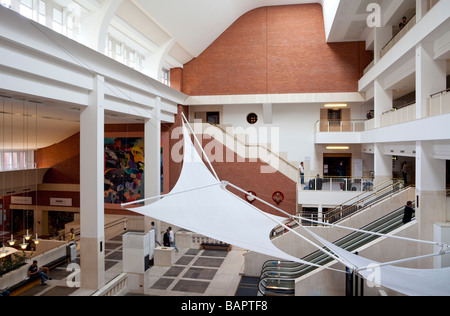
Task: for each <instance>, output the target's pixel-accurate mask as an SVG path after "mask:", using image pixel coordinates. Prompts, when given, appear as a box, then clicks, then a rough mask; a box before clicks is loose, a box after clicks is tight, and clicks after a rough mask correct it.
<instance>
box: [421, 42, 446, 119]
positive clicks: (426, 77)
mask: <svg viewBox="0 0 450 316" xmlns="http://www.w3.org/2000/svg"><path fill="white" fill-rule="evenodd" d="M433 51H434V48H433V43H421V44H419V45H418V46H417V47H416V118H417V119H420V118H424V117H426V116H427V102H428V99H429V98H430V96H431V95H432V94H433V93H436V92H440V91H442V90H445V89H446V85H447V81H446V80H447V74H446V70H447V68H446V67H447V65H446V61H445V60H434V58H433V55H434V54H433Z"/></svg>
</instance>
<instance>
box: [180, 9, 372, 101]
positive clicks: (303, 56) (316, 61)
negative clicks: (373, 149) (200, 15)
mask: <svg viewBox="0 0 450 316" xmlns="http://www.w3.org/2000/svg"><path fill="white" fill-rule="evenodd" d="M364 47H365V46H364V45H363V43H362V44H361V43H360V42H352V43H332V44H327V43H326V39H325V28H324V22H323V13H322V7H321V5H319V4H305V5H291V6H274V7H264V8H259V9H255V10H252V11H250V12H248V13H246V14H244V15H243V16H242V17H240V18H239V19H238V20H236V22H235V23H233V24H232V25H231V26H230V27H229V28H228V29H227V30H226V31H225V32H224V33H223V34H222V35H221V36H220V37H219V38H217V39H216V40H215V41H214V42H213V43H212V44H211V45H210V46H209V47H208V48H207V49H206V50H205V51H204V52H203V53H202V54H201V55H200V56H199V57H198V58H196V59H194V60H192V61H190V62H189V63H187V64H185V65H184V69H183V78H182V91H183V92H184V93H186V94H188V95H222V94H223V95H229V94H266V93H268V94H275V93H321V92H353V91H357V90H358V85H357V81H358V80H359V78H360V77H361V75H362V71H363V70H364V68H365V67H366V66H367V65H368V64H369V63H370V61H371V60H372V56H371V53H370V52H367V51H365V49H364ZM177 80H178V81H179V79H177Z"/></svg>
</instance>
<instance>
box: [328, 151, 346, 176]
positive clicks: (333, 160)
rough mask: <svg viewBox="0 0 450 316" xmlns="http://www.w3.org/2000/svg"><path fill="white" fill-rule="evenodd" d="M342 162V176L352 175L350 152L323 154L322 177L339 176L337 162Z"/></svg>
mask: <svg viewBox="0 0 450 316" xmlns="http://www.w3.org/2000/svg"><path fill="white" fill-rule="evenodd" d="M341 162H342V164H343V171H344V174H343V175H342V176H344V177H351V176H352V155H351V154H323V175H324V177H339V171H338V169H339V164H340V163H341Z"/></svg>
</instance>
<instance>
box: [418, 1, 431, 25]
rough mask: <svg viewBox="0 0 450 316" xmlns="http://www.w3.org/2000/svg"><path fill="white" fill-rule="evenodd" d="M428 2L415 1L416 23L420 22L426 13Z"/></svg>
mask: <svg viewBox="0 0 450 316" xmlns="http://www.w3.org/2000/svg"><path fill="white" fill-rule="evenodd" d="M428 3H429V0H416V23H417V22H419V21H420V20H422V18H423V17H424V16H425V14H427V12H428Z"/></svg>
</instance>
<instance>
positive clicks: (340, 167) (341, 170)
mask: <svg viewBox="0 0 450 316" xmlns="http://www.w3.org/2000/svg"><path fill="white" fill-rule="evenodd" d="M337 170H338V173H339V177H343V176H344V162H343V161H341V162H340V163H339V166H338V167H337Z"/></svg>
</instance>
